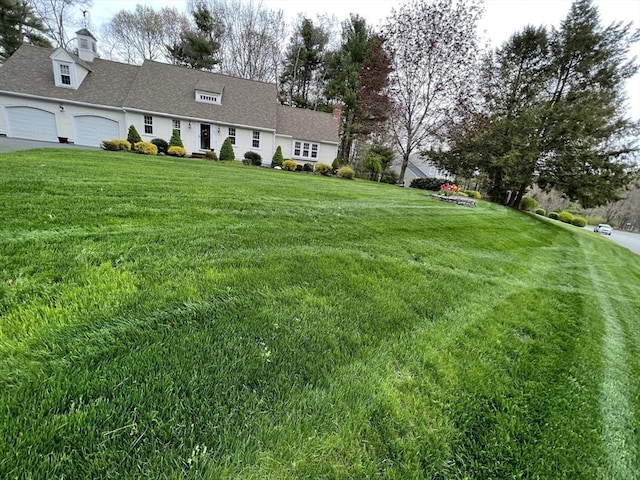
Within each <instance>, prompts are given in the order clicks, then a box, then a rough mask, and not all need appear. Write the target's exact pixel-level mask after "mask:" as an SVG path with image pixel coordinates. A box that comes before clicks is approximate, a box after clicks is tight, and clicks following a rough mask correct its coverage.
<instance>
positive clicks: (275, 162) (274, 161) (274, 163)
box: [271, 145, 284, 167]
mask: <svg viewBox="0 0 640 480" xmlns="http://www.w3.org/2000/svg"><path fill="white" fill-rule="evenodd" d="M282 162H284V157H283V156H282V148H280V145H278V148H276V153H274V154H273V157H272V158H271V167H282Z"/></svg>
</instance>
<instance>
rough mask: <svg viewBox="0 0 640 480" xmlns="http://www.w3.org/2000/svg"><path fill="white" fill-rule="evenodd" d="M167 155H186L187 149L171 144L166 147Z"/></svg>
mask: <svg viewBox="0 0 640 480" xmlns="http://www.w3.org/2000/svg"><path fill="white" fill-rule="evenodd" d="M167 155H171V156H172V157H186V156H187V151H186V150H185V149H184V148H183V147H179V146H178V145H171V146H170V147H169V148H168V149H167Z"/></svg>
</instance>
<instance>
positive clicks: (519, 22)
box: [90, 0, 640, 119]
mask: <svg viewBox="0 0 640 480" xmlns="http://www.w3.org/2000/svg"><path fill="white" fill-rule="evenodd" d="M255 1H257V0H255ZM137 3H141V4H145V5H149V6H152V7H153V8H155V9H160V8H162V7H164V6H174V7H176V8H178V10H184V8H185V5H186V1H185V0H140V1H135V0H93V7H92V8H91V11H90V21H91V23H90V27H91V28H92V29H93V30H94V31H93V33H94V34H95V35H96V37H98V41H99V40H100V38H99V34H100V28H101V26H102V24H103V23H104V22H107V21H108V20H109V19H110V18H111V17H112V16H113V15H114V14H115V13H116V12H118V11H119V10H122V9H126V10H133V9H134V8H135V5H136V4H137ZM262 3H263V4H264V5H265V6H267V7H269V8H271V9H273V10H283V12H284V14H285V18H286V19H287V20H293V19H295V17H296V16H297V15H298V13H303V14H305V15H306V16H308V17H311V18H315V16H316V15H319V14H329V15H335V16H336V17H337V18H338V19H339V20H344V19H347V18H348V17H349V14H350V13H358V14H359V15H361V16H363V17H365V18H366V19H367V21H368V22H369V23H370V24H371V25H373V26H377V25H378V24H380V23H381V22H383V21H384V19H385V18H386V17H387V16H388V15H389V13H390V12H391V9H392V8H393V7H396V6H397V5H399V4H400V3H401V2H400V1H398V0H321V1H309V0H306V1H305V0H262ZM571 3H572V1H571V0H485V1H484V9H485V12H484V15H483V18H482V20H481V21H480V25H479V27H480V28H479V29H480V32H481V33H484V36H485V38H486V40H487V41H488V42H489V44H490V45H491V46H494V47H497V46H499V45H500V44H501V43H502V42H504V41H505V40H507V39H508V38H509V36H510V35H511V34H512V33H514V32H516V31H518V30H520V29H522V27H524V26H525V25H527V24H531V25H536V26H537V25H553V26H556V27H557V26H558V25H559V24H560V21H561V20H562V19H564V18H565V17H566V15H567V12H568V11H569V8H570V6H571ZM594 3H595V4H596V5H597V6H598V8H599V10H600V16H601V18H602V22H603V23H604V24H605V25H608V24H610V23H612V22H615V21H624V22H633V24H634V27H635V28H640V0H595V2H594ZM633 54H634V55H635V56H636V57H638V58H639V59H640V44H636V45H635V47H634V49H633ZM627 90H628V93H629V95H630V96H631V97H632V99H631V103H630V106H631V110H630V111H629V114H630V116H631V117H633V118H636V119H640V74H637V75H636V76H635V77H634V79H633V80H632V81H631V82H630V83H629V85H628V87H627Z"/></svg>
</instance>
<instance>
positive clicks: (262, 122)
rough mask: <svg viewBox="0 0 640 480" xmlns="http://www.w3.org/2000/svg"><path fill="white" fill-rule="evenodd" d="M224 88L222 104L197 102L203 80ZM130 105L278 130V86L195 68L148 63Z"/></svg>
mask: <svg viewBox="0 0 640 480" xmlns="http://www.w3.org/2000/svg"><path fill="white" fill-rule="evenodd" d="M201 80H202V81H203V82H207V83H208V84H213V85H218V86H222V85H223V86H224V92H223V96H222V105H211V104H208V103H200V102H196V101H195V91H196V87H198V84H199V82H200V81H201ZM125 104H126V106H127V107H128V108H137V109H140V110H147V111H153V112H166V113H169V114H171V115H176V116H185V117H195V118H206V119H210V120H211V121H212V122H220V123H230V124H236V125H250V126H255V127H261V128H266V129H272V130H275V128H276V107H277V102H276V86H275V85H274V84H272V83H263V82H255V81H252V80H245V79H242V78H235V77H229V76H226V75H220V74H217V73H209V72H203V71H201V70H195V69H193V68H185V67H179V66H176V65H167V64H166V63H158V62H152V61H149V60H146V61H145V62H144V63H143V64H142V66H141V67H140V72H139V73H138V75H137V77H136V80H135V82H134V84H133V85H132V86H131V89H130V90H129V95H128V96H127V99H126V102H125Z"/></svg>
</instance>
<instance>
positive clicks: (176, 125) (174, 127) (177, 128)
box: [173, 120, 181, 135]
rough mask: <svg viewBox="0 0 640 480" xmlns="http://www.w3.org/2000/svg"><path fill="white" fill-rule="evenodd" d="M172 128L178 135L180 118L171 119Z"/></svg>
mask: <svg viewBox="0 0 640 480" xmlns="http://www.w3.org/2000/svg"><path fill="white" fill-rule="evenodd" d="M173 129H174V130H177V131H178V135H180V133H181V132H180V120H174V121H173Z"/></svg>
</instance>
